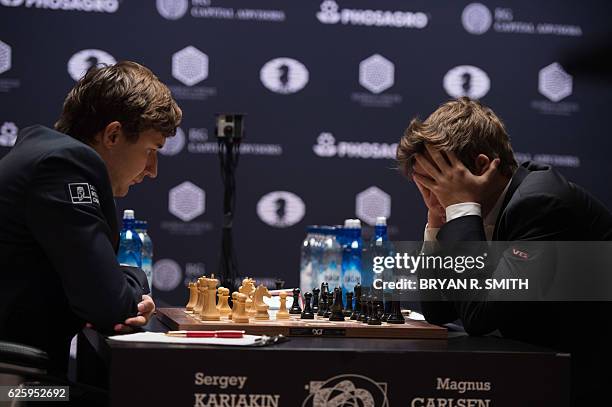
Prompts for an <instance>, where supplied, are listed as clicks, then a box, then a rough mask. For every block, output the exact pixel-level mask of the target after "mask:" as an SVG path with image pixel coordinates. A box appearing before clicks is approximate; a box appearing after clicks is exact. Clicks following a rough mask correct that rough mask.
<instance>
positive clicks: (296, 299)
mask: <svg viewBox="0 0 612 407" xmlns="http://www.w3.org/2000/svg"><path fill="white" fill-rule="evenodd" d="M289 313H290V314H291V315H300V314H301V313H302V307H300V289H299V288H294V289H293V304H291V309H290V310H289Z"/></svg>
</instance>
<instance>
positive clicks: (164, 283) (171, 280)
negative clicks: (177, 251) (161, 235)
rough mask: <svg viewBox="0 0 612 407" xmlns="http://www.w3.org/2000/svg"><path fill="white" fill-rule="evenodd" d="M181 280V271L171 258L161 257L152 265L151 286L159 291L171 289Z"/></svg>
mask: <svg viewBox="0 0 612 407" xmlns="http://www.w3.org/2000/svg"><path fill="white" fill-rule="evenodd" d="M181 281H183V272H182V270H181V267H180V266H179V265H178V263H177V262H176V261H174V260H172V259H161V260H158V261H156V262H155V264H154V265H153V287H155V288H156V289H157V290H159V291H172V290H174V289H175V288H176V287H178V286H179V284H181Z"/></svg>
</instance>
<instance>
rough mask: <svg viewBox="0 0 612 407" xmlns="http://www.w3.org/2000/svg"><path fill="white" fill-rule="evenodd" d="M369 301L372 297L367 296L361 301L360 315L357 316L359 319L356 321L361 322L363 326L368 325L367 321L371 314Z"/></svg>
mask: <svg viewBox="0 0 612 407" xmlns="http://www.w3.org/2000/svg"><path fill="white" fill-rule="evenodd" d="M371 300H372V297H371V296H369V295H368V296H367V297H363V300H362V302H361V314H359V318H358V319H357V321H359V322H363V323H364V324H367V323H368V319H370V313H371V312H372V311H371V309H370V305H371V304H370V303H371Z"/></svg>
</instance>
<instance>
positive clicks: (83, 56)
mask: <svg viewBox="0 0 612 407" xmlns="http://www.w3.org/2000/svg"><path fill="white" fill-rule="evenodd" d="M116 63H117V61H116V60H115V58H114V57H113V56H112V55H111V54H109V53H108V52H106V51H102V50H100V49H84V50H82V51H79V52H77V53H76V54H74V55H73V56H72V57H71V58H70V60H69V61H68V73H69V74H70V77H72V79H74V80H75V81H78V80H80V79H81V78H82V77H83V76H84V75H85V74H86V73H87V71H88V70H89V69H90V68H93V67H96V66H98V65H102V66H104V65H115V64H116Z"/></svg>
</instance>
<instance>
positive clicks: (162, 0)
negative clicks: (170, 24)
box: [155, 0, 189, 20]
mask: <svg viewBox="0 0 612 407" xmlns="http://www.w3.org/2000/svg"><path fill="white" fill-rule="evenodd" d="M155 5H156V6H157V12H158V13H159V14H160V15H161V16H162V17H163V18H165V19H167V20H178V19H179V18H181V17H183V16H184V15H185V13H187V9H188V8H189V1H188V0H157V1H156V2H155Z"/></svg>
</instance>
